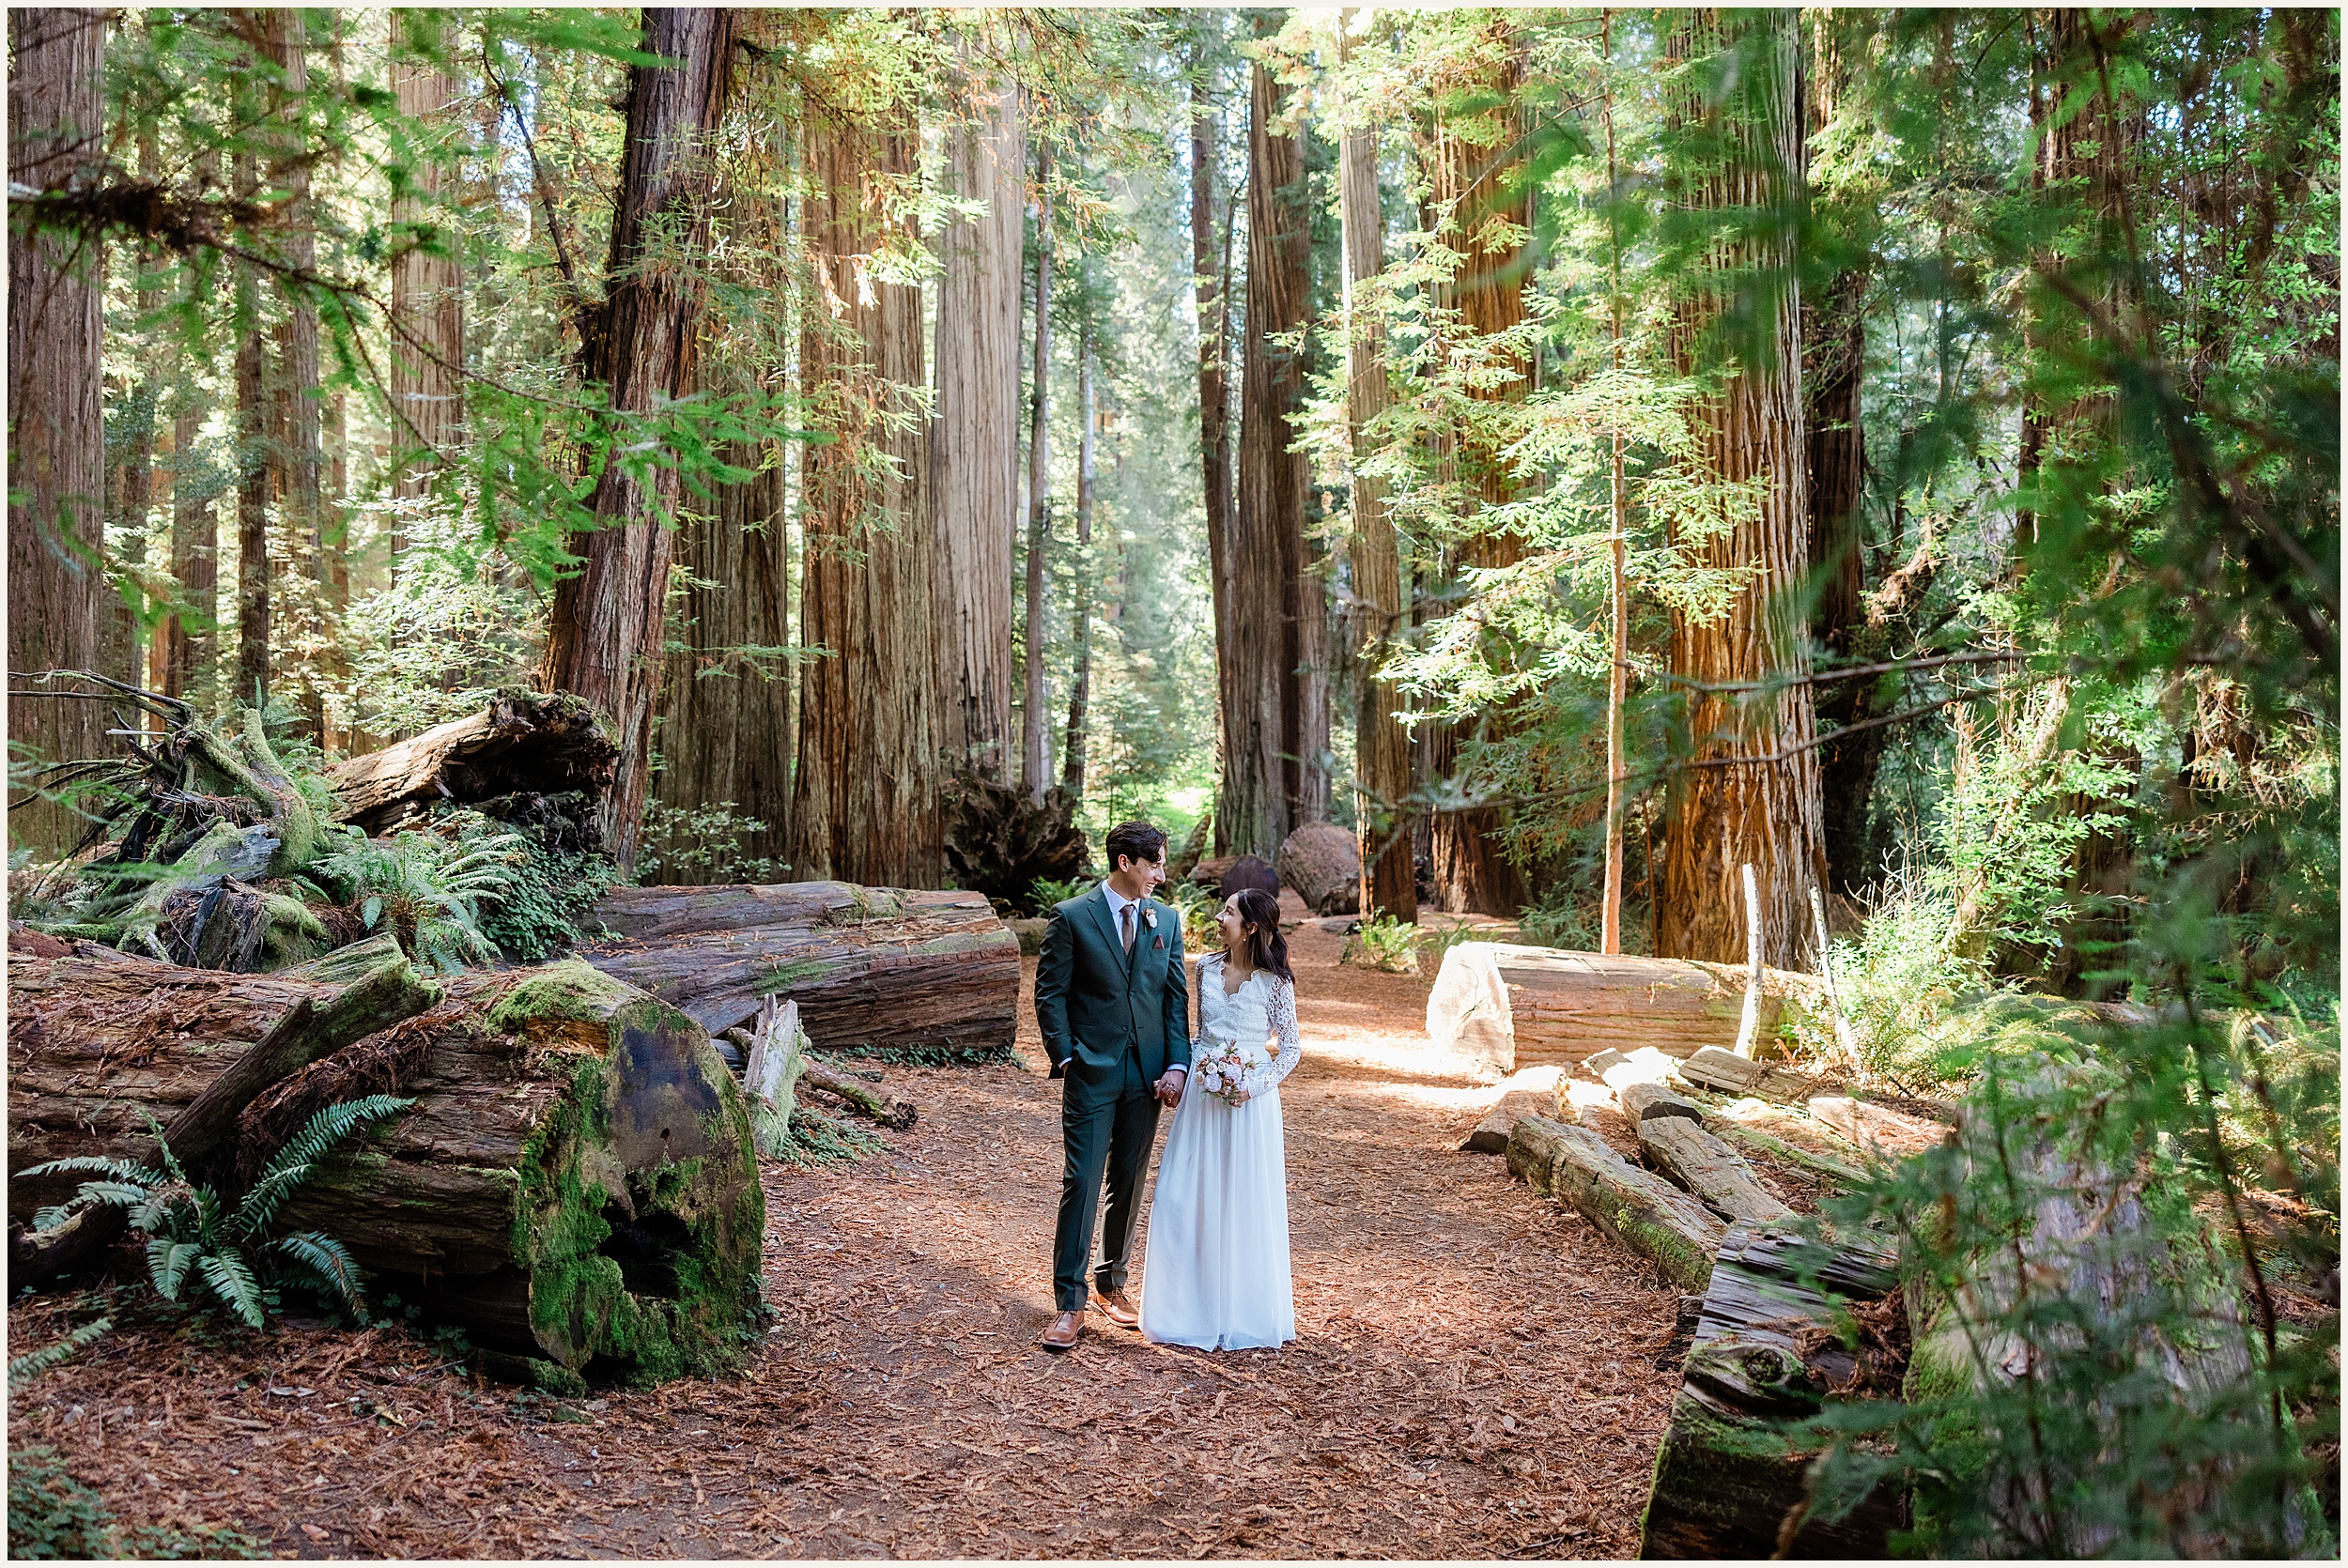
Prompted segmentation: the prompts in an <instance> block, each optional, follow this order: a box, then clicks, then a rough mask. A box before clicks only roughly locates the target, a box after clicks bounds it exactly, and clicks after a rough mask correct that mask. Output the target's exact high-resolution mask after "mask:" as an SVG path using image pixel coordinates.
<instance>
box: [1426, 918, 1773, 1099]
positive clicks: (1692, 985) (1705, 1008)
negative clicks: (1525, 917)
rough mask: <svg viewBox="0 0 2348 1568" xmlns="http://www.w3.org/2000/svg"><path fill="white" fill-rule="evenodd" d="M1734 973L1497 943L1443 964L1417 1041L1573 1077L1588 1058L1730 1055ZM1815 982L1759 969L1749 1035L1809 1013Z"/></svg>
mask: <svg viewBox="0 0 2348 1568" xmlns="http://www.w3.org/2000/svg"><path fill="white" fill-rule="evenodd" d="M1745 982H1746V972H1745V970H1744V969H1743V968H1742V967H1740V966H1737V965H1732V964H1725V963H1697V962H1693V961H1688V960H1683V959H1644V958H1623V957H1608V956H1605V955H1601V954H1598V953H1579V952H1571V951H1568V950H1567V949H1564V948H1557V947H1527V946H1521V945H1516V944H1513V943H1506V942H1462V943H1460V945H1458V946H1456V947H1453V948H1451V949H1450V950H1449V951H1448V952H1446V953H1444V959H1443V969H1442V972H1441V973H1440V974H1438V975H1437V976H1436V977H1435V985H1434V989H1433V990H1432V991H1430V992H1429V993H1428V997H1427V1037H1428V1038H1429V1040H1430V1041H1432V1042H1433V1043H1434V1044H1435V1045H1436V1046H1437V1047H1438V1048H1440V1049H1442V1050H1445V1051H1449V1052H1451V1053H1454V1054H1456V1055H1458V1056H1460V1057H1461V1058H1462V1059H1464V1060H1465V1061H1466V1062H1468V1063H1469V1064H1471V1065H1473V1066H1475V1067H1476V1068H1490V1069H1493V1070H1496V1071H1500V1072H1513V1071H1515V1070H1516V1069H1517V1068H1522V1067H1528V1066H1531V1065H1533V1064H1535V1063H1552V1062H1553V1063H1555V1064H1557V1065H1559V1066H1561V1067H1565V1068H1573V1067H1576V1066H1579V1065H1580V1064H1581V1063H1582V1062H1583V1060H1584V1059H1586V1058H1588V1057H1590V1056H1592V1055H1595V1054H1597V1053H1599V1052H1601V1051H1607V1050H1616V1051H1622V1052H1630V1051H1635V1050H1637V1049H1638V1048H1639V1047H1641V1046H1653V1047H1655V1048H1656V1049H1658V1050H1660V1051H1662V1052H1665V1053H1669V1054H1670V1055H1673V1056H1686V1055H1689V1054H1690V1053H1693V1052H1695V1051H1697V1050H1699V1049H1701V1048H1702V1047H1705V1046H1707V1045H1708V1046H1723V1047H1724V1046H1730V1045H1734V1044H1735V1043H1736V1040H1737V1030H1738V1022H1739V1021H1740V1020H1741V1019H1742V1017H1743V1013H1744V998H1745ZM1816 985H1817V982H1816V981H1815V980H1814V979H1812V978H1811V977H1810V976H1807V975H1797V974H1794V973H1792V972H1790V971H1787V970H1780V969H1768V970H1764V971H1762V990H1761V1012H1760V1028H1761V1031H1762V1033H1763V1034H1764V1035H1765V1036H1766V1035H1768V1034H1770V1033H1772V1032H1774V1031H1775V1030H1776V1028H1777V1027H1778V1025H1779V1023H1780V1022H1781V1021H1782V1019H1783V1018H1784V1015H1785V1012H1786V1009H1787V1008H1788V1007H1795V1008H1808V1007H1810V1006H1812V1000H1813V997H1814V994H1815V990H1816Z"/></svg>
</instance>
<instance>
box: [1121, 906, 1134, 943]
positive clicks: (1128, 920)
mask: <svg viewBox="0 0 2348 1568" xmlns="http://www.w3.org/2000/svg"><path fill="white" fill-rule="evenodd" d="M1117 923H1118V926H1119V927H1120V929H1121V930H1122V931H1123V934H1124V939H1125V951H1127V952H1129V953H1130V952H1132V951H1133V950H1134V906H1133V905H1131V904H1127V905H1126V906H1125V907H1124V908H1123V909H1120V910H1119V911H1118V912H1117Z"/></svg>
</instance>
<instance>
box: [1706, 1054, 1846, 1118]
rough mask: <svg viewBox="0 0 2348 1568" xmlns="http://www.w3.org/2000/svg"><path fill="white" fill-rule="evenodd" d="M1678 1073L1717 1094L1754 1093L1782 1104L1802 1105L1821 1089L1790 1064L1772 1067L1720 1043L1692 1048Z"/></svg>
mask: <svg viewBox="0 0 2348 1568" xmlns="http://www.w3.org/2000/svg"><path fill="white" fill-rule="evenodd" d="M1679 1076H1680V1077H1682V1078H1684V1079H1686V1080H1687V1081H1688V1082H1689V1083H1691V1084H1695V1085H1696V1086H1697V1087H1698V1088H1701V1089H1709V1090H1711V1091H1712V1092H1713V1093H1714V1094H1723V1095H1751V1096H1753V1098H1754V1099H1773V1100H1776V1101H1777V1102H1778V1103H1779V1104H1781V1105H1797V1106H1798V1105H1803V1104H1806V1103H1807V1102H1808V1101H1809V1099H1810V1097H1811V1096H1813V1095H1815V1094H1816V1093H1817V1092H1818V1081H1817V1080H1816V1079H1815V1078H1806V1077H1804V1076H1803V1075H1802V1074H1800V1073H1799V1072H1796V1071H1794V1070H1793V1069H1791V1068H1782V1067H1772V1066H1770V1065H1769V1063H1767V1062H1756V1061H1754V1060H1753V1059H1752V1058H1751V1057H1749V1056H1739V1055H1738V1054H1737V1053H1735V1052H1733V1051H1723V1050H1722V1049H1721V1048H1719V1047H1718V1046H1709V1045H1707V1046H1706V1047H1705V1048H1704V1049H1703V1050H1701V1051H1694V1052H1691V1053H1689V1054H1688V1059H1687V1060H1686V1061H1684V1062H1682V1063H1681V1064H1680V1065H1679Z"/></svg>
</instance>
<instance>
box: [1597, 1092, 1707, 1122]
mask: <svg viewBox="0 0 2348 1568" xmlns="http://www.w3.org/2000/svg"><path fill="white" fill-rule="evenodd" d="M1614 1103H1615V1104H1617V1105H1620V1106H1621V1107H1622V1114H1623V1115H1626V1116H1629V1117H1630V1119H1631V1120H1632V1121H1634V1122H1646V1121H1652V1120H1654V1119H1655V1118H1656V1117H1658V1116H1667V1117H1672V1118H1675V1119H1680V1120H1686V1121H1691V1122H1694V1123H1695V1124H1696V1125H1697V1126H1699V1127H1701V1126H1702V1125H1703V1124H1704V1112H1703V1110H1702V1109H1701V1108H1699V1107H1698V1106H1697V1105H1696V1103H1695V1102H1694V1101H1693V1100H1689V1099H1680V1098H1679V1096H1677V1095H1676V1094H1674V1093H1672V1092H1671V1090H1669V1089H1667V1088H1665V1087H1664V1086H1663V1085H1662V1084H1655V1083H1647V1082H1633V1083H1630V1084H1624V1085H1623V1086H1622V1087H1621V1088H1619V1089H1617V1090H1615V1091H1614Z"/></svg>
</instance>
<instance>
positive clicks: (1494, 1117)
mask: <svg viewBox="0 0 2348 1568" xmlns="http://www.w3.org/2000/svg"><path fill="white" fill-rule="evenodd" d="M1551 1106H1552V1096H1551V1095H1546V1094H1542V1093H1539V1092H1538V1091H1537V1090H1533V1089H1510V1090H1509V1091H1507V1092H1506V1094H1503V1095H1502V1096H1501V1097H1500V1099H1499V1100H1498V1102H1497V1103H1495V1104H1494V1105H1493V1106H1492V1108H1491V1110H1490V1111H1487V1112H1485V1113H1484V1119H1483V1120H1482V1121H1480V1122H1477V1123H1476V1124H1475V1130H1474V1131H1472V1132H1470V1133H1469V1134H1468V1135H1467V1136H1466V1137H1465V1138H1463V1139H1461V1140H1460V1152H1461V1153H1463V1154H1465V1153H1475V1154H1506V1153H1507V1152H1508V1135H1509V1134H1510V1133H1512V1132H1514V1131H1515V1130H1516V1126H1517V1123H1519V1122H1521V1121H1522V1120H1523V1119H1524V1118H1525V1117H1527V1116H1541V1115H1548V1114H1549V1112H1550V1109H1551Z"/></svg>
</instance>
